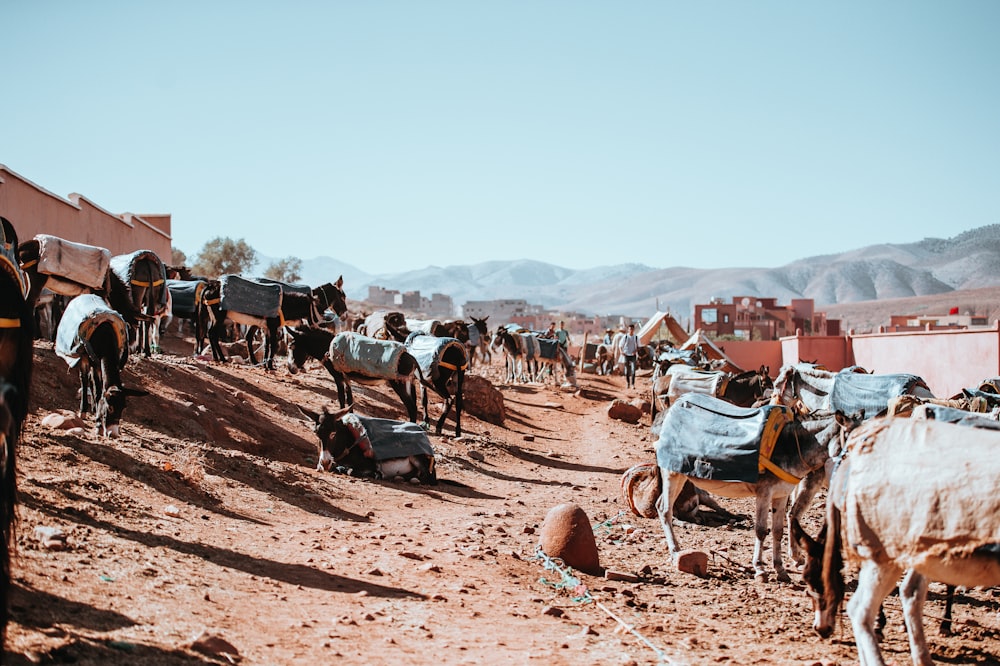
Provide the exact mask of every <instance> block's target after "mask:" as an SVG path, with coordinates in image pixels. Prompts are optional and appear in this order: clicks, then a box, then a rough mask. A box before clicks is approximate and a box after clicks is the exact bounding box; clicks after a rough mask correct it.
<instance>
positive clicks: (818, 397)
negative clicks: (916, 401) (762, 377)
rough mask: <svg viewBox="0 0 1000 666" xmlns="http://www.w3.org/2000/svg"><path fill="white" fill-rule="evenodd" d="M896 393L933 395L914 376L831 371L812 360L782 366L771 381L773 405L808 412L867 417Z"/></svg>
mask: <svg viewBox="0 0 1000 666" xmlns="http://www.w3.org/2000/svg"><path fill="white" fill-rule="evenodd" d="M899 395H915V396H917V397H920V398H933V397H934V394H933V393H931V391H930V389H929V388H928V387H927V384H926V383H925V382H924V380H923V379H921V378H920V377H918V376H917V375H910V374H903V373H896V374H868V373H864V372H857V371H855V370H852V369H850V368H845V369H844V370H841V371H840V372H831V371H829V370H827V369H826V368H824V367H823V366H821V365H816V364H813V363H794V364H789V365H786V366H783V367H782V368H781V370H780V371H779V372H778V377H777V378H776V379H775V380H774V391H773V393H772V396H771V401H772V403H773V404H782V405H785V406H788V407H793V408H795V409H798V410H799V411H800V412H801V413H804V414H807V413H809V412H812V411H831V410H837V409H839V410H841V411H845V412H854V411H860V410H861V409H864V411H865V413H866V414H868V416H869V418H871V417H874V416H877V415H880V414H884V413H885V412H886V411H887V409H888V406H889V400H890V399H891V398H894V397H896V396H899Z"/></svg>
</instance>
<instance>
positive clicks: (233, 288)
mask: <svg viewBox="0 0 1000 666" xmlns="http://www.w3.org/2000/svg"><path fill="white" fill-rule="evenodd" d="M219 285H220V294H219V296H220V298H221V306H220V307H221V308H222V309H223V310H226V311H228V312H239V313H241V314H245V315H250V316H252V317H264V318H265V319H266V318H270V317H277V316H278V313H279V312H281V285H277V284H264V283H262V282H258V281H256V280H254V279H248V278H245V277H241V276H239V275H232V274H230V275H223V276H222V277H220V278H219Z"/></svg>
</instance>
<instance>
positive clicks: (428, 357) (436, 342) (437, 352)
mask: <svg viewBox="0 0 1000 666" xmlns="http://www.w3.org/2000/svg"><path fill="white" fill-rule="evenodd" d="M406 349H407V351H409V352H410V354H412V355H413V358H415V359H417V365H419V366H420V372H422V373H423V375H424V378H425V379H431V380H434V379H437V376H438V372H439V367H440V365H441V363H442V359H444V355H445V352H447V351H448V350H451V349H454V350H455V351H453V352H451V354H452V358H456V359H461V362H460V364H459V365H455V366H453V367H452V368H451V369H452V370H465V369H466V367H467V366H468V357H467V356H466V353H465V346H464V345H463V344H462V343H461V342H459V341H458V340H457V339H455V338H439V337H437V336H434V335H426V334H423V333H416V332H413V333H410V335H409V336H408V337H407V338H406Z"/></svg>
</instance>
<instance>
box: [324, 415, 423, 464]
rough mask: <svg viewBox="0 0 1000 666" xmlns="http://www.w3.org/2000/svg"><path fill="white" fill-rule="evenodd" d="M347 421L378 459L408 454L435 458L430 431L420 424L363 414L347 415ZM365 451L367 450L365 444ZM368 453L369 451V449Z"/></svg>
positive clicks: (348, 425) (401, 456) (357, 438)
mask: <svg viewBox="0 0 1000 666" xmlns="http://www.w3.org/2000/svg"><path fill="white" fill-rule="evenodd" d="M343 423H344V425H345V426H347V428H348V429H349V430H350V431H351V434H353V435H354V437H355V440H356V441H357V442H359V443H361V442H365V441H367V443H368V444H369V446H368V447H367V450H370V451H371V452H372V456H368V457H374V458H375V460H391V459H393V458H406V457H408V456H430V457H431V458H433V457H434V447H432V446H431V441H430V438H429V437H428V436H427V432H426V431H425V430H424V429H423V428H421V427H420V426H419V425H417V424H416V423H411V422H409V421H394V420H392V419H377V418H372V417H367V416H361V415H359V414H353V413H352V414H347V415H346V416H344V418H343ZM360 448H361V449H362V451H366V447H365V446H364V444H361V447H360ZM366 456H367V451H366Z"/></svg>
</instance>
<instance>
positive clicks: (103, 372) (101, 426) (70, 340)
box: [56, 294, 148, 437]
mask: <svg viewBox="0 0 1000 666" xmlns="http://www.w3.org/2000/svg"><path fill="white" fill-rule="evenodd" d="M56 354H58V355H59V357H60V358H62V359H63V360H64V361H66V363H67V364H68V365H69V367H70V368H79V372H80V416H81V418H82V417H83V416H84V415H85V414H88V413H93V414H95V416H96V418H97V427H98V433H99V434H100V435H101V436H104V437H108V436H111V437H116V436H117V435H118V423H119V422H120V421H121V418H122V414H123V413H124V411H125V399H126V397H127V396H133V397H138V396H145V395H148V393H147V392H146V391H143V390H139V389H131V388H125V387H124V386H123V385H122V378H121V371H122V368H124V367H125V363H126V361H127V360H128V331H127V330H126V326H125V320H124V318H122V315H121V314H120V313H118V312H117V311H116V310H114V309H112V308H111V306H109V305H108V304H107V303H106V302H105V301H104V299H103V298H101V297H100V296H97V295H96V294H81V295H80V296H77V297H76V298H74V299H73V300H71V301H70V302H69V304H68V305H67V306H66V312H65V313H63V317H62V319H61V320H60V322H59V328H58V330H57V331H56Z"/></svg>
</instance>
